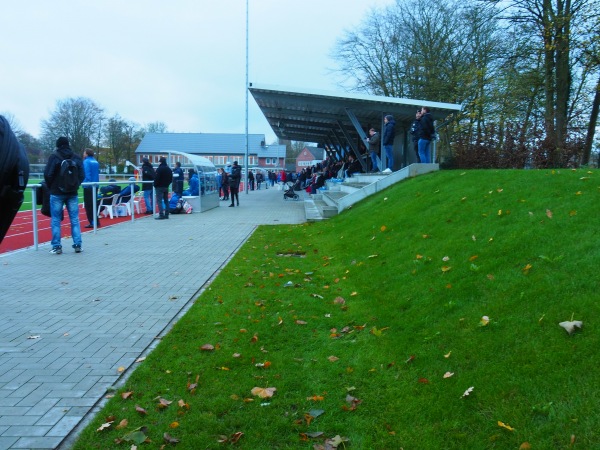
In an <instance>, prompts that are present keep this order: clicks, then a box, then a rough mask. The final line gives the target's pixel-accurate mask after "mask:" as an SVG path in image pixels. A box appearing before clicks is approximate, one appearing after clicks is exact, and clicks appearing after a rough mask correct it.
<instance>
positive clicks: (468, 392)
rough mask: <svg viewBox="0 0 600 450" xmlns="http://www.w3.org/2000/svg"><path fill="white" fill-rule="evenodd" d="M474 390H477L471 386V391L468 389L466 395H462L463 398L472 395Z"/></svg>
mask: <svg viewBox="0 0 600 450" xmlns="http://www.w3.org/2000/svg"><path fill="white" fill-rule="evenodd" d="M473 389H475V388H474V387H473V386H471V387H470V388H469V389H467V390H466V391H465V392H464V394H463V395H462V396H463V397H467V396H469V395H470V394H471V392H473Z"/></svg>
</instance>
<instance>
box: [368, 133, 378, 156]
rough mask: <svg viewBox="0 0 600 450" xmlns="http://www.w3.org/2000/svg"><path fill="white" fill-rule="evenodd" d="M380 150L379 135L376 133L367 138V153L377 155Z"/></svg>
mask: <svg viewBox="0 0 600 450" xmlns="http://www.w3.org/2000/svg"><path fill="white" fill-rule="evenodd" d="M380 149H381V135H380V134H379V133H377V132H375V134H374V135H373V136H371V137H370V138H369V151H370V152H375V153H376V154H378V155H379V151H380Z"/></svg>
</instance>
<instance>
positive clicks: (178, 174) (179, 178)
mask: <svg viewBox="0 0 600 450" xmlns="http://www.w3.org/2000/svg"><path fill="white" fill-rule="evenodd" d="M173 192H175V193H176V194H177V195H178V196H179V197H181V195H182V193H183V169H182V168H181V163H180V162H179V161H177V162H176V163H175V169H173Z"/></svg>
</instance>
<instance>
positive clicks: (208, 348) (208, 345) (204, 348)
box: [200, 344, 215, 352]
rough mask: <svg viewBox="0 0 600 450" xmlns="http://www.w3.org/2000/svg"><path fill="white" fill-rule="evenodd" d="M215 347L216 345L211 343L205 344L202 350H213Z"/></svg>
mask: <svg viewBox="0 0 600 450" xmlns="http://www.w3.org/2000/svg"><path fill="white" fill-rule="evenodd" d="M214 349H215V346H214V345H211V344H204V345H203V346H202V347H200V350H202V351H203V352H212V351H213V350H214Z"/></svg>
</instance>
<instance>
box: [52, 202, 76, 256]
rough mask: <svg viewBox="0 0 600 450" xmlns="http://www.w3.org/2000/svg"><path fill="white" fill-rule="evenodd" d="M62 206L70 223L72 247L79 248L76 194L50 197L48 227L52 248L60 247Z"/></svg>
mask: <svg viewBox="0 0 600 450" xmlns="http://www.w3.org/2000/svg"><path fill="white" fill-rule="evenodd" d="M63 205H65V206H66V207H67V213H68V214H69V220H70V221H71V236H72V237H73V247H81V228H80V227H79V199H78V198H77V194H60V195H54V194H51V195H50V215H51V216H52V219H51V220H50V227H51V229H52V248H55V247H62V246H61V245H60V219H61V215H62V209H63Z"/></svg>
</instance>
